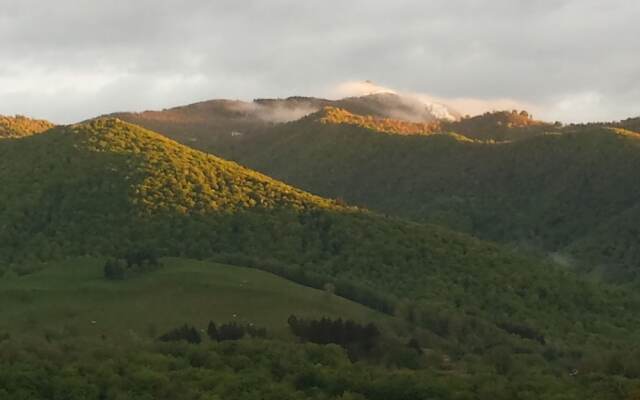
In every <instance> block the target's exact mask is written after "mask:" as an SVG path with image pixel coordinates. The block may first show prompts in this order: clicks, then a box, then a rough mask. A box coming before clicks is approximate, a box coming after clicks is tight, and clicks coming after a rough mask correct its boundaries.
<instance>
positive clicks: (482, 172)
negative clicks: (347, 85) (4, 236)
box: [211, 112, 640, 282]
mask: <svg viewBox="0 0 640 400" xmlns="http://www.w3.org/2000/svg"><path fill="white" fill-rule="evenodd" d="M319 119H320V116H318V117H315V118H311V117H310V118H306V119H303V120H300V121H296V122H293V123H289V124H282V125H278V126H276V127H273V128H272V129H271V130H269V131H267V132H265V133H264V134H261V135H255V136H253V137H252V138H250V139H247V140H245V141H244V142H243V145H242V146H238V147H236V148H234V149H233V151H230V150H228V149H225V148H219V149H217V148H213V149H211V151H213V152H214V153H216V154H220V155H222V156H224V157H228V158H232V159H234V160H237V161H238V162H241V163H242V164H244V165H248V166H249V167H251V168H255V169H257V170H259V171H261V172H264V173H266V174H269V175H270V176H273V177H276V178H278V179H281V180H283V181H285V182H287V183H290V184H292V185H295V186H297V187H301V188H303V189H305V190H309V191H311V192H313V193H318V194H320V195H322V196H325V197H329V198H342V199H345V200H346V201H347V202H348V203H349V204H356V205H361V206H364V207H368V208H371V209H374V210H377V211H379V212H383V213H387V214H390V215H397V216H401V217H405V218H409V219H412V220H415V221H419V222H429V223H436V224H440V225H445V226H449V227H451V228H454V229H456V230H460V231H465V232H469V233H472V234H474V235H477V236H479V237H481V238H484V239H489V240H495V241H499V242H503V243H507V244H510V245H515V246H518V247H519V248H522V249H525V250H533V251H536V252H539V253H541V254H543V255H546V254H549V253H553V254H552V255H553V258H554V259H555V260H556V261H558V262H561V263H563V264H565V265H569V266H576V267H580V268H581V269H584V270H587V272H589V271H592V272H596V273H598V274H601V275H604V276H605V277H606V278H608V279H610V280H613V281H616V282H629V281H632V280H635V279H636V278H637V277H639V276H640V275H639V273H638V271H637V268H636V266H637V265H638V263H639V262H640V248H639V247H638V246H636V245H635V244H636V243H637V242H638V240H640V236H639V235H638V232H637V229H636V228H635V225H634V223H633V221H636V220H637V219H638V217H640V207H638V206H637V204H636V203H637V202H636V199H637V198H638V196H640V192H639V190H638V185H636V183H635V182H636V181H637V171H638V170H640V161H639V160H640V159H639V158H638V157H637V153H638V150H639V148H640V136H639V135H638V134H637V133H633V132H630V131H624V130H621V129H609V128H604V127H599V126H567V127H559V126H551V125H549V124H543V123H539V122H538V121H533V120H530V119H529V118H525V117H524V116H520V114H519V113H515V114H513V113H509V112H504V113H494V114H491V115H488V116H480V117H477V118H470V119H468V120H463V121H461V122H457V123H452V124H451V127H450V128H451V129H452V130H454V131H456V132H458V131H461V130H462V131H464V132H466V130H467V129H468V130H469V132H476V133H477V134H476V135H475V136H474V135H471V133H467V134H469V135H470V136H472V137H476V136H477V137H480V138H484V137H485V136H486V135H489V134H490V133H491V132H494V133H496V129H494V128H495V126H496V125H495V124H496V123H497V122H501V121H504V124H503V125H500V126H501V128H500V131H501V132H503V133H501V134H500V137H502V138H503V139H512V137H509V135H512V136H519V137H522V138H523V139H522V140H516V141H506V142H502V143H490V142H479V141H471V140H467V139H465V138H464V137H460V136H456V135H455V134H452V135H449V134H441V135H430V136H424V135H422V136H420V135H413V136H403V135H394V134H385V133H380V132H376V131H373V130H369V129H364V128H360V127H357V126H353V125H335V124H326V123H321V122H319V121H318V120H319ZM485 122H486V123H485ZM509 124H511V127H509ZM514 124H515V125H514ZM610 125H613V126H630V127H631V126H632V125H633V123H632V122H630V123H627V124H626V125H625V123H621V124H610ZM492 126H493V127H494V128H492ZM527 132H528V133H527ZM545 132H547V133H545ZM548 132H553V133H548ZM543 133H545V134H543Z"/></svg>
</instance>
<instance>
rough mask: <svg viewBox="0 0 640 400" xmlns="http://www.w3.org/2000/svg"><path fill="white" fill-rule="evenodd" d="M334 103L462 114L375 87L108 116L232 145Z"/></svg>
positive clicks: (441, 115) (378, 111) (412, 116)
mask: <svg viewBox="0 0 640 400" xmlns="http://www.w3.org/2000/svg"><path fill="white" fill-rule="evenodd" d="M324 107H336V108H342V109H345V110H348V111H350V112H352V113H354V114H362V115H372V116H376V117H379V118H392V119H398V118H401V119H405V120H408V121H411V122H417V123H432V122H435V121H437V120H440V119H445V120H450V119H455V118H457V117H458V116H459V114H458V113H457V112H456V111H454V110H452V109H450V108H448V107H446V106H443V105H437V104H425V103H423V102H421V101H419V100H417V99H414V98H412V97H407V96H401V95H397V94H393V93H376V94H370V95H366V96H359V97H348V98H344V99H341V100H327V99H321V98H314V97H299V96H298V97H289V98H286V99H256V100H254V101H252V102H244V101H238V100H210V101H204V102H200V103H195V104H190V105H186V106H181V107H175V108H170V109H166V110H162V111H145V112H141V113H125V112H121V113H114V114H111V115H109V116H110V117H116V118H120V119H122V120H124V121H127V122H130V123H133V124H137V125H141V126H144V127H146V128H148V129H151V130H154V131H157V132H159V133H162V134H165V135H167V136H168V137H170V138H172V139H174V140H177V141H179V142H181V143H184V144H188V145H190V146H193V147H196V148H199V149H202V150H209V149H211V148H220V147H229V146H234V145H236V143H237V142H239V141H241V140H243V139H244V138H246V137H251V136H253V135H255V134H260V133H262V132H263V131H264V130H266V129H268V128H270V127H272V126H274V125H277V124H280V123H284V122H289V121H293V120H297V119H300V118H302V117H304V116H306V115H309V114H312V113H314V112H318V111H320V110H322V109H323V108H324Z"/></svg>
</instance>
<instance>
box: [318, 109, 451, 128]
mask: <svg viewBox="0 0 640 400" xmlns="http://www.w3.org/2000/svg"><path fill="white" fill-rule="evenodd" d="M323 114H324V115H323V117H322V118H320V121H321V122H323V123H326V124H347V125H355V126H359V127H361V128H366V129H371V130H374V131H378V132H385V133H393V134H398V135H429V134H432V133H434V132H436V131H438V129H439V124H438V123H436V122H434V123H423V122H408V121H403V120H399V119H390V118H379V117H374V116H371V115H367V116H363V115H357V114H352V113H350V112H349V111H347V110H345V109H342V108H336V107H325V109H324V113H323Z"/></svg>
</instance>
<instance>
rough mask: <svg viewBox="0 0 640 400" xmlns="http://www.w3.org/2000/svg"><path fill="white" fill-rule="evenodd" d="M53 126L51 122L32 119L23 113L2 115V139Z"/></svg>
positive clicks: (0, 121)
mask: <svg viewBox="0 0 640 400" xmlns="http://www.w3.org/2000/svg"><path fill="white" fill-rule="evenodd" d="M53 127H54V125H53V124H52V123H51V122H49V121H45V120H38V119H31V118H28V117H25V116H22V115H16V116H13V117H9V116H3V115H0V139H3V138H4V139H6V138H16V137H22V136H28V135H32V134H34V133H40V132H44V131H46V130H48V129H51V128H53Z"/></svg>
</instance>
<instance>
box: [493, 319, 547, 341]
mask: <svg viewBox="0 0 640 400" xmlns="http://www.w3.org/2000/svg"><path fill="white" fill-rule="evenodd" d="M498 327H500V328H502V329H504V330H505V331H507V332H509V333H512V334H514V335H518V336H520V337H523V338H526V339H531V340H535V341H536V342H538V343H540V344H545V343H546V342H545V340H544V335H543V334H541V333H540V332H538V331H536V330H535V329H533V328H531V327H529V326H526V325H521V324H515V323H513V322H501V323H498Z"/></svg>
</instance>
